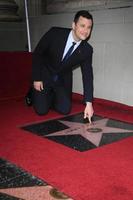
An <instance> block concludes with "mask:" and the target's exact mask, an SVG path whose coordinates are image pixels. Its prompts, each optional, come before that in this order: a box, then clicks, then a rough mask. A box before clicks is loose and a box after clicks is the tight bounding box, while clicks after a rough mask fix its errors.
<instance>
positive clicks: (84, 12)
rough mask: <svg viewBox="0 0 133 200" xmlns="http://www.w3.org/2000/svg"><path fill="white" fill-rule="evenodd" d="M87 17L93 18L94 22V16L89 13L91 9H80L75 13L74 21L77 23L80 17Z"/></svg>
mask: <svg viewBox="0 0 133 200" xmlns="http://www.w3.org/2000/svg"><path fill="white" fill-rule="evenodd" d="M81 16H82V17H85V18H87V19H91V20H92V22H93V17H92V15H91V14H90V13H89V11H87V10H80V11H78V12H77V13H76V14H75V17H74V22H75V24H76V23H77V21H78V20H79V17H81Z"/></svg>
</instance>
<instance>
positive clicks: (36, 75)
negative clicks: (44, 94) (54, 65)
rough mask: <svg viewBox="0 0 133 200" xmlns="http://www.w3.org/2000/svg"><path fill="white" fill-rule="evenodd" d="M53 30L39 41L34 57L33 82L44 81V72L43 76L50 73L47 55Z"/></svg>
mask: <svg viewBox="0 0 133 200" xmlns="http://www.w3.org/2000/svg"><path fill="white" fill-rule="evenodd" d="M52 30H53V28H51V29H50V30H49V31H48V32H47V33H46V34H45V35H44V36H43V37H42V38H41V39H40V41H39V43H38V44H37V46H36V48H35V50H34V52H33V57H32V80H33V81H41V80H42V70H43V74H47V73H48V69H47V68H46V66H45V54H46V52H47V49H48V46H49V44H50V41H51V37H52Z"/></svg>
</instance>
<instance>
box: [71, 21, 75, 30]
mask: <svg viewBox="0 0 133 200" xmlns="http://www.w3.org/2000/svg"><path fill="white" fill-rule="evenodd" d="M72 29H73V30H75V22H73V23H72Z"/></svg>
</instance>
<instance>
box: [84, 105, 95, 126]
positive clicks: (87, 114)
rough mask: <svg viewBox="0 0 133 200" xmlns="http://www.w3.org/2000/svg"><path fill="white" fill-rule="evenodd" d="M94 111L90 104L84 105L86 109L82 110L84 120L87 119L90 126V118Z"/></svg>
mask: <svg viewBox="0 0 133 200" xmlns="http://www.w3.org/2000/svg"><path fill="white" fill-rule="evenodd" d="M93 113H94V110H93V106H92V103H91V102H87V103H86V107H85V110H84V119H86V118H88V120H89V123H90V124H91V118H92V116H93Z"/></svg>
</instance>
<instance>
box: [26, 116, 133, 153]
mask: <svg viewBox="0 0 133 200" xmlns="http://www.w3.org/2000/svg"><path fill="white" fill-rule="evenodd" d="M97 118H98V119H97ZM24 129H25V130H28V131H31V132H32V133H34V134H37V135H39V136H42V137H46V138H48V139H50V140H52V141H55V142H57V143H60V144H63V145H65V146H68V147H70V148H73V149H75V150H78V151H81V152H82V151H87V150H90V149H93V148H97V147H99V146H102V145H105V144H109V143H112V142H116V141H118V140H121V139H124V138H127V137H130V136H133V128H132V127H131V125H130V124H129V125H127V124H126V123H123V124H122V122H119V121H115V120H112V121H111V120H110V119H108V118H101V117H96V116H95V121H94V122H93V123H92V124H89V123H84V122H83V117H82V114H81V113H79V114H76V115H74V116H68V117H64V118H62V119H61V120H60V119H59V120H51V121H47V122H42V123H39V124H33V125H30V126H27V127H24Z"/></svg>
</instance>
